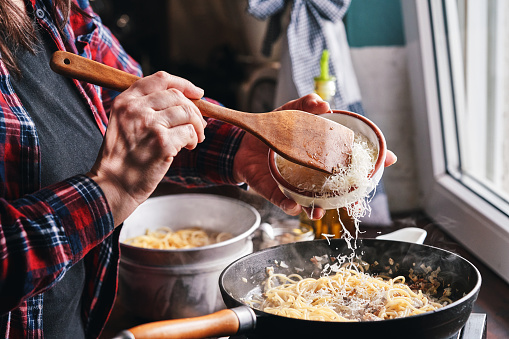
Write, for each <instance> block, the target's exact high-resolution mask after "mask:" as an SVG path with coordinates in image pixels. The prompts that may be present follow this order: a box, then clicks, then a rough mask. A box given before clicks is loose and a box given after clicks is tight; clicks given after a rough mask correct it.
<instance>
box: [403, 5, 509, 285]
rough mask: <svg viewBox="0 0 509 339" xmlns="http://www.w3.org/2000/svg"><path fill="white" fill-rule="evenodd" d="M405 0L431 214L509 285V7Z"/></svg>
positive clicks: (424, 183) (424, 202) (426, 198)
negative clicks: (508, 19)
mask: <svg viewBox="0 0 509 339" xmlns="http://www.w3.org/2000/svg"><path fill="white" fill-rule="evenodd" d="M401 3H402V8H403V15H404V22H405V34H406V40H407V53H408V54H407V57H408V66H409V74H410V81H411V84H412V99H413V109H414V117H415V118H414V123H415V130H416V145H418V146H417V149H416V152H417V154H418V161H419V164H418V166H419V178H420V179H419V180H420V183H419V186H420V187H421V190H422V205H423V208H424V210H425V211H426V212H427V213H428V215H430V216H431V217H432V218H433V219H434V220H435V221H436V222H437V223H439V224H440V225H441V226H442V227H443V228H444V229H445V230H446V231H447V232H448V233H450V234H451V235H452V236H453V237H455V238H456V239H457V240H458V241H460V242H461V243H463V244H464V245H465V246H466V247H467V248H469V249H470V250H471V252H472V253H474V254H476V255H477V256H478V257H479V258H480V259H481V260H483V261H484V262H485V263H486V264H487V265H488V266H490V267H491V268H492V269H493V270H495V271H496V272H498V273H499V274H500V275H501V276H502V277H503V278H504V279H505V280H506V281H508V282H509V81H508V80H509V40H508V38H507V37H509V34H507V30H508V27H509V25H505V22H504V21H505V19H506V18H509V15H508V14H509V3H508V2H507V1H506V0H488V1H484V0H428V1H421V0H415V1H406V0H405V1H402V2H401ZM506 26H507V27H506ZM506 50H507V51H506ZM506 79H507V80H506Z"/></svg>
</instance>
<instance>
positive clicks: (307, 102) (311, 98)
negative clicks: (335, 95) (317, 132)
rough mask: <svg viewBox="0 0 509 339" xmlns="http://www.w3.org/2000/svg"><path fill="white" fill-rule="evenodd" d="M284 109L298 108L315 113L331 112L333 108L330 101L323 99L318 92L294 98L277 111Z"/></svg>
mask: <svg viewBox="0 0 509 339" xmlns="http://www.w3.org/2000/svg"><path fill="white" fill-rule="evenodd" d="M284 109H297V110H301V111H305V112H309V113H314V114H323V113H327V112H330V110H331V108H330V106H329V103H328V102H326V101H323V100H322V98H320V96H319V95H318V94H315V93H311V94H308V95H306V96H304V97H302V98H299V99H296V100H292V101H290V102H288V103H286V104H284V105H283V106H281V107H279V108H278V109H276V111H280V110H284Z"/></svg>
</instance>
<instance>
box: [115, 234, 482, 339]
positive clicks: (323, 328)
mask: <svg viewBox="0 0 509 339" xmlns="http://www.w3.org/2000/svg"><path fill="white" fill-rule="evenodd" d="M350 253H351V250H350V249H348V247H347V244H346V242H345V241H344V240H342V239H333V240H330V243H329V242H328V241H327V240H314V241H307V242H297V243H292V244H285V245H281V246H277V247H272V248H268V249H265V250H262V251H259V252H255V253H252V254H249V255H247V256H245V257H243V258H240V259H238V260H237V261H235V262H233V263H232V264H230V265H229V266H228V267H227V268H226V269H225V270H224V271H223V272H222V273H221V276H220V278H219V287H220V289H221V293H222V296H223V299H224V302H225V304H226V306H227V307H228V308H230V309H229V310H222V311H219V312H216V313H214V314H212V315H208V316H204V317H197V318H189V319H179V320H168V321H160V322H154V323H150V324H145V325H141V326H138V327H135V328H132V329H130V330H129V331H125V332H123V336H124V337H130V338H134V337H135V338H146V337H149V336H151V337H154V336H156V337H157V336H158V337H160V338H178V337H180V338H205V337H210V336H226V335H235V334H244V335H246V336H248V337H249V338H313V336H317V335H319V336H320V337H325V336H331V337H339V336H341V337H348V336H362V337H364V338H370V337H379V336H380V335H382V336H384V335H390V336H391V337H394V338H403V337H405V338H426V339H430V338H433V339H436V338H448V337H450V336H452V335H453V334H455V333H456V332H458V331H459V330H460V329H461V328H462V327H463V326H464V325H465V323H466V322H467V320H468V318H469V316H470V313H471V312H472V307H473V305H474V302H475V300H476V299H477V295H478V293H479V289H480V287H481V275H480V274H479V271H478V270H477V269H476V268H475V266H473V265H472V264H471V263H470V262H468V261H467V260H465V259H464V258H462V257H460V256H458V255H456V254H454V253H451V252H448V251H445V250H442V249H439V248H436V247H431V246H427V245H419V244H411V243H406V242H398V241H389V240H375V239H364V240H357V249H356V253H358V254H360V255H361V256H362V260H363V261H365V262H367V263H370V264H373V263H375V261H376V262H378V263H379V264H378V265H376V266H371V268H370V270H369V272H371V273H387V272H388V269H391V268H392V269H393V273H394V274H392V275H393V276H396V275H407V274H408V271H409V270H410V269H414V270H415V271H416V272H417V273H419V271H420V267H421V265H424V266H426V267H428V266H431V268H433V269H436V268H438V267H440V270H441V272H440V273H439V274H438V278H439V279H440V280H441V282H442V286H445V287H451V291H452V296H451V299H452V300H456V301H455V302H453V303H452V304H450V305H447V306H445V307H444V308H441V309H439V310H437V311H434V312H428V313H425V314H422V315H416V316H411V317H406V318H399V319H392V320H382V321H373V322H355V323H350V322H322V321H310V320H300V319H292V318H287V317H281V316H277V315H272V314H269V313H265V312H262V311H259V310H256V309H252V308H250V307H249V306H246V305H245V304H243V303H242V299H243V298H246V297H247V296H249V295H250V293H252V291H253V290H256V289H259V288H260V285H261V284H262V282H263V281H264V280H265V279H266V277H267V275H266V268H267V267H268V266H272V267H274V269H275V272H276V273H285V274H290V273H295V269H294V268H295V267H297V268H304V271H303V272H300V273H299V274H301V275H303V276H310V275H313V276H315V277H316V276H317V275H318V274H319V273H320V269H318V267H317V266H316V265H315V264H314V263H313V262H311V260H310V259H311V258H312V257H314V256H323V255H327V256H328V257H330V258H333V257H337V256H338V255H344V254H350ZM281 262H283V264H281ZM391 263H394V264H393V265H391ZM396 264H399V265H398V272H394V267H395V265H396ZM423 275H424V273H423ZM439 292H440V290H439ZM253 311H254V312H253ZM133 334H134V335H133Z"/></svg>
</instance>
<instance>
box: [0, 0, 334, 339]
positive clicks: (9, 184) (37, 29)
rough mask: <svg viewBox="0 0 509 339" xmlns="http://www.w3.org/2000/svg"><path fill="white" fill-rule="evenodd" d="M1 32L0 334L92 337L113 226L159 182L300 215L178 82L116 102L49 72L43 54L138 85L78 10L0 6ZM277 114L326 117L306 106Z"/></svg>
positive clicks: (105, 303)
mask: <svg viewBox="0 0 509 339" xmlns="http://www.w3.org/2000/svg"><path fill="white" fill-rule="evenodd" d="M0 27H1V35H0V40H1V41H0V51H1V60H0V74H1V77H0V91H1V93H2V95H1V97H0V138H1V143H0V160H1V161H0V267H1V269H0V335H1V336H2V337H4V338H7V337H9V338H18V337H65V338H89V337H90V338H94V337H98V336H99V335H100V333H101V331H102V328H103V326H104V324H105V323H106V321H107V319H108V316H109V314H110V312H111V309H112V306H113V304H114V300H115V294H116V283H117V273H118V272H117V270H118V260H119V242H118V234H119V231H120V227H118V226H120V225H121V224H122V222H123V221H124V220H125V219H126V218H127V217H128V216H129V214H130V213H132V211H133V210H134V209H135V208H136V207H137V206H138V205H139V204H140V203H142V202H143V201H144V200H146V199H147V198H148V197H149V196H150V194H151V193H152V192H153V191H154V189H155V188H156V186H157V184H158V183H159V182H160V181H161V180H166V181H171V182H174V183H180V184H182V185H186V186H188V187H196V186H206V185H214V184H232V185H235V184H238V183H242V182H244V183H247V184H248V185H249V186H250V187H252V188H253V189H254V190H255V191H257V192H258V193H260V195H262V196H264V197H265V198H267V199H268V200H269V201H271V202H272V203H274V204H275V205H277V206H279V207H280V208H281V209H283V210H284V211H285V212H286V213H288V214H290V215H297V214H299V212H300V211H301V207H300V206H299V205H297V204H296V203H295V202H294V201H292V200H289V199H287V198H285V196H284V195H283V194H282V193H281V192H280V191H279V190H278V188H277V186H276V184H275V182H274V181H273V180H272V178H271V176H270V174H269V173H268V169H267V148H266V146H265V145H264V144H263V143H261V142H260V141H258V140H257V139H255V138H254V137H252V136H251V135H248V134H245V133H244V132H243V131H241V130H239V129H238V128H235V127H233V126H230V125H228V124H224V123H221V122H219V121H215V120H213V119H208V120H204V119H203V117H202V116H201V114H200V112H199V111H198V110H197V108H196V107H195V106H194V105H193V104H192V102H191V101H190V99H199V98H201V97H202V96H203V90H201V89H200V88H197V87H196V86H194V85H193V84H191V83H190V82H189V81H186V80H184V79H181V78H178V77H175V76H171V75H169V74H167V73H164V72H159V73H156V74H154V75H150V76H147V77H145V78H143V79H141V80H139V81H137V82H136V83H135V84H134V85H133V86H131V87H130V88H129V89H128V90H126V91H125V92H123V93H121V94H119V93H117V92H113V91H109V90H107V89H103V88H99V87H96V86H92V85H90V84H86V83H79V82H77V81H74V80H69V79H65V78H63V77H61V76H59V75H57V74H55V73H53V72H52V71H51V70H50V68H49V64H48V62H49V57H50V56H51V54H52V53H53V52H54V51H55V50H67V51H70V52H73V53H76V54H79V55H82V56H85V57H88V58H91V59H94V60H96V61H99V62H102V63H105V64H107V65H110V66H113V67H116V68H118V69H121V70H124V71H127V72H130V73H132V74H136V75H141V69H140V67H139V65H138V64H137V63H136V62H135V61H134V60H132V59H131V58H130V57H129V56H128V55H127V54H126V53H125V51H124V50H123V49H122V47H121V46H120V45H119V43H118V41H117V40H116V39H115V38H114V37H113V36H112V35H111V33H110V31H109V30H108V29H107V28H105V27H104V26H103V25H102V24H101V22H100V19H99V18H98V17H97V16H96V15H95V14H94V13H93V11H92V9H91V8H90V5H89V3H88V1H87V0H75V1H74V2H72V3H71V2H70V1H67V0H54V1H51V0H27V1H26V2H23V1H21V0H13V1H9V0H0ZM283 108H285V109H289V108H292V109H303V110H306V111H310V112H313V113H324V112H326V111H328V110H329V106H328V104H327V103H325V102H323V101H321V100H320V99H319V98H318V97H317V96H315V95H310V96H306V97H304V98H301V99H299V100H296V101H294V102H291V103H288V104H286V105H284V106H283ZM106 126H108V128H107V129H106ZM205 127H206V128H205ZM308 212H309V211H308ZM322 214H323V211H322V210H320V209H315V211H314V217H315V218H319V217H321V215H322Z"/></svg>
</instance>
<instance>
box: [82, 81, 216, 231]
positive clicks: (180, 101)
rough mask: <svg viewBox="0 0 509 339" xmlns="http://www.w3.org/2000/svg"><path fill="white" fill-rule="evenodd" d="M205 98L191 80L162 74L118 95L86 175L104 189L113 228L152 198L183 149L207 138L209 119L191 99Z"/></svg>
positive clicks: (194, 145)
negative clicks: (100, 142)
mask: <svg viewBox="0 0 509 339" xmlns="http://www.w3.org/2000/svg"><path fill="white" fill-rule="evenodd" d="M202 96H203V90H201V89H200V88H198V87H196V86H194V85H193V84H192V83H191V82H189V81H187V80H184V79H182V78H179V77H176V76H172V75H169V74H168V73H165V72H158V73H155V74H153V75H150V76H147V77H145V78H142V79H140V80H138V81H136V82H135V83H134V84H133V85H132V86H131V87H130V88H129V89H127V90H126V91H124V92H123V93H121V94H120V95H119V96H118V97H117V98H116V99H115V101H114V103H113V106H112V110H111V113H110V119H109V123H108V128H107V130H106V135H105V137H104V141H103V144H102V147H101V151H100V152H99V155H98V158H97V160H96V163H95V164H94V166H93V168H92V169H91V171H90V172H89V173H88V175H89V176H90V177H91V178H92V179H93V180H94V181H95V182H97V183H98V184H99V186H100V187H101V189H102V190H103V191H104V193H105V195H106V199H107V201H108V203H109V205H110V208H111V210H112V213H113V218H114V221H115V226H117V225H119V224H120V223H122V222H123V221H124V220H125V218H127V216H129V214H131V213H132V212H133V211H134V209H135V208H136V207H137V206H138V205H139V204H140V203H142V202H143V201H145V200H146V199H147V198H148V197H149V196H150V194H151V193H152V192H153V191H154V189H155V188H156V186H157V184H158V183H159V182H160V181H161V179H162V178H163V176H164V174H165V173H166V172H167V171H168V168H169V167H170V165H171V163H172V161H173V158H174V157H175V156H176V155H177V153H178V152H179V151H180V150H181V149H182V148H187V149H193V148H195V147H196V145H197V143H199V142H202V141H203V140H204V139H205V134H204V131H203V129H204V127H205V125H206V122H205V120H204V119H203V117H202V115H201V113H200V111H199V110H198V108H197V107H196V106H195V105H194V104H193V103H192V101H190V100H189V99H200V98H201V97H202Z"/></svg>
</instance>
